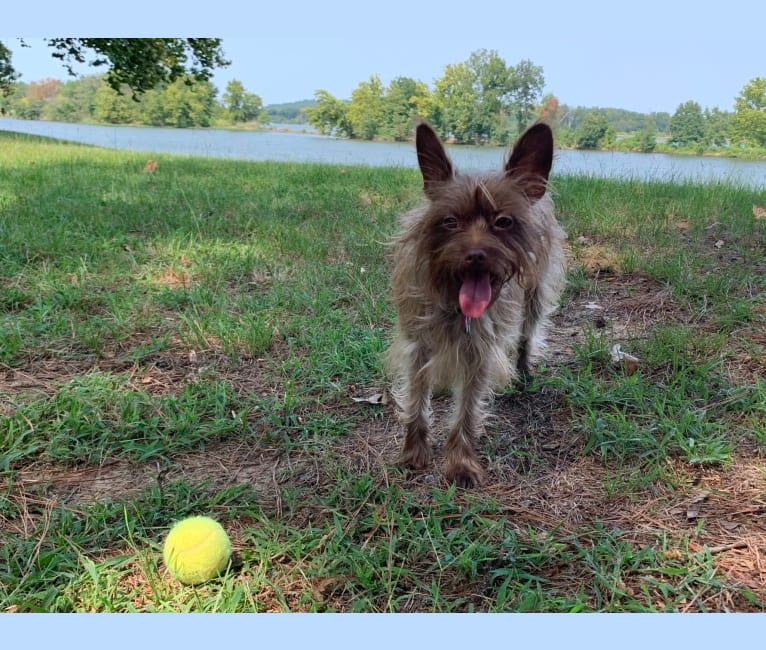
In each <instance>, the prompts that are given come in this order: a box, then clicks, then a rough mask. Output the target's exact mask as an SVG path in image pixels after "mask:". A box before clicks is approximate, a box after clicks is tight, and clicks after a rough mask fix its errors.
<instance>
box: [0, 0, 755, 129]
mask: <svg viewBox="0 0 766 650" xmlns="http://www.w3.org/2000/svg"><path fill="white" fill-rule="evenodd" d="M262 4H268V6H257V5H262ZM28 6H29V7H32V9H26V8H25V7H24V6H21V7H20V8H19V7H18V6H17V7H16V8H12V9H10V15H7V14H8V8H7V7H6V8H4V9H3V14H4V15H3V20H2V24H1V25H0V40H2V41H3V42H4V43H5V44H6V46H8V47H9V48H10V49H11V51H12V53H13V58H12V61H13V63H14V66H15V67H16V69H17V71H18V72H20V73H21V75H22V80H23V81H27V82H30V81H38V80H40V79H44V78H47V77H54V78H58V79H66V78H67V77H66V72H65V70H64V68H63V67H62V65H61V64H60V62H58V61H57V60H55V59H53V58H52V57H51V56H50V49H49V48H48V47H47V46H46V45H45V44H44V43H43V42H42V40H41V39H42V37H53V36H62V35H63V36H72V35H79V36H122V37H142V36H143V37H150V36H196V37H219V38H222V39H223V50H224V52H225V54H226V56H227V57H228V58H229V59H230V60H231V62H232V63H231V65H230V66H229V67H228V68H225V69H222V70H220V71H218V72H217V73H216V75H215V77H214V78H213V82H214V83H215V84H216V86H218V88H219V89H220V90H221V91H223V89H224V88H225V86H226V84H227V83H228V82H229V81H230V80H232V79H237V80H239V81H241V82H242V83H243V85H244V87H245V89H246V90H247V91H248V92H251V93H255V94H257V95H259V96H260V97H261V98H262V100H263V102H264V104H266V105H268V104H275V103H283V102H292V101H299V100H303V99H312V98H313V97H314V93H315V91H316V90H318V89H323V90H326V91H328V92H330V93H331V94H333V95H334V96H336V97H338V98H341V99H348V98H350V96H351V92H352V91H353V89H354V88H355V87H356V86H357V85H358V84H359V83H360V82H362V81H367V80H368V79H369V78H370V76H371V75H374V74H377V75H379V76H380V79H381V81H382V82H383V83H384V84H385V85H387V84H388V83H389V82H390V81H391V80H392V79H394V78H396V77H399V76H406V77H413V78H415V79H418V80H420V81H424V82H426V83H427V84H428V85H429V86H430V87H433V83H434V80H436V79H437V78H439V77H441V76H442V74H443V73H444V68H445V66H446V65H447V64H451V63H460V62H462V61H465V60H467V59H468V57H469V56H470V54H471V53H472V52H474V51H476V50H479V49H486V50H495V51H496V52H497V53H498V54H499V55H500V57H501V58H502V59H504V60H505V62H506V63H507V64H508V65H515V64H517V63H518V62H519V61H521V60H522V59H529V60H531V61H532V62H533V63H534V64H535V65H538V66H541V67H542V68H543V74H544V77H545V90H544V92H546V93H548V92H550V93H553V94H554V95H556V96H557V97H558V98H559V100H560V101H561V102H562V103H564V104H567V105H569V106H588V107H591V106H599V107H604V108H606V107H610V108H624V109H628V110H633V111H638V112H641V113H649V112H658V111H665V112H668V113H671V114H672V113H673V112H674V111H675V110H676V108H677V107H678V106H679V104H681V103H683V102H685V101H688V100H694V101H696V102H698V103H699V104H700V105H701V106H702V107H703V108H705V107H708V108H713V107H718V108H720V109H721V110H732V108H733V104H734V98H735V97H736V96H737V95H738V94H739V92H740V91H741V90H742V88H743V87H744V85H745V84H746V83H747V82H748V81H750V80H751V79H753V78H754V77H764V76H766V56H764V49H763V48H764V42H765V41H766V31H765V30H766V27H764V25H766V5H764V4H763V2H762V1H761V0H750V1H744V0H730V1H729V2H725V3H723V2H722V3H716V6H715V7H713V6H712V5H711V3H709V2H698V3H690V2H686V1H684V2H676V1H674V0H664V1H659V0H642V1H640V2H630V1H628V2H614V0H612V1H611V2H597V1H596V0H579V1H577V2H573V1H571V0H570V1H567V2H561V1H559V0H548V1H547V2H541V1H540V0H526V2H523V3H522V2H518V1H517V2H514V1H513V0H506V1H505V2H499V1H496V0H495V1H489V0H451V1H450V0H442V1H441V2H427V1H426V0H408V1H405V0H385V1H383V0H379V1H378V2H365V0H353V1H351V2H340V1H338V0H326V1H323V0H315V1H314V2H303V1H302V0H289V1H288V2H283V3H280V2H278V1H277V0H269V2H268V3H263V2H251V3H249V4H246V3H245V0H239V1H238V2H234V1H232V0H219V1H216V2H213V3H210V2H208V3H195V2H193V1H191V0H187V1H186V2H183V3H180V2H177V1H169V0H153V1H151V2H150V1H148V0H132V1H131V2H125V3H119V4H118V5H117V4H115V5H112V6H111V7H110V8H109V13H108V15H105V16H103V17H94V13H93V11H92V9H90V7H92V3H85V2H79V0H75V1H74V2H66V3H60V2H58V3H57V2H47V1H46V2H42V3H40V2H37V3H34V4H33V3H28ZM759 6H760V8H758V7H759ZM17 37H24V38H25V40H26V42H27V43H29V44H30V45H31V46H32V47H30V48H21V47H20V46H19V43H18V40H17ZM99 71H101V70H100V69H93V68H83V69H81V72H83V73H85V74H93V73H96V72H99Z"/></svg>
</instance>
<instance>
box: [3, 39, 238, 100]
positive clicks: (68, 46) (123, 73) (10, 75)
mask: <svg viewBox="0 0 766 650" xmlns="http://www.w3.org/2000/svg"><path fill="white" fill-rule="evenodd" d="M46 41H47V44H48V45H49V46H50V47H51V48H53V50H54V51H53V52H52V56H54V57H55V58H57V59H60V60H61V61H62V63H63V64H64V67H65V68H66V69H67V71H68V72H69V74H70V75H72V76H76V75H75V72H74V70H73V66H74V65H75V64H76V63H86V62H87V64H88V65H91V66H94V67H100V66H108V71H107V73H106V82H107V83H108V84H109V85H110V86H111V87H112V88H113V89H114V90H115V91H118V92H119V91H120V90H121V88H122V87H123V86H128V87H129V88H130V89H131V91H132V93H133V95H134V96H135V95H139V94H141V93H143V92H146V91H148V90H151V89H152V88H154V87H155V86H157V85H158V84H160V83H172V82H174V81H176V80H177V79H182V78H183V79H185V80H186V82H187V83H194V82H196V81H208V80H209V79H210V78H211V77H212V76H213V70H214V69H215V68H220V67H225V66H227V65H229V63H230V62H229V61H227V60H226V59H225V58H224V54H223V51H222V50H221V39H220V38H48V39H46ZM0 45H1V46H2V47H1V48H0V87H2V86H3V85H7V84H9V83H11V82H12V81H13V80H14V79H15V75H16V72H15V70H14V69H13V66H12V65H11V60H10V54H9V52H8V48H7V47H6V46H5V45H2V44H0ZM22 45H24V43H23V41H22Z"/></svg>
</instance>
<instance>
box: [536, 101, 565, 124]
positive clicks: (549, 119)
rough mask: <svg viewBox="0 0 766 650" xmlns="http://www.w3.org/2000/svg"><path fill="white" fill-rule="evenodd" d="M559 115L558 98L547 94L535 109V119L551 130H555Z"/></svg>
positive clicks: (560, 111) (560, 110) (559, 105)
mask: <svg viewBox="0 0 766 650" xmlns="http://www.w3.org/2000/svg"><path fill="white" fill-rule="evenodd" d="M561 113H562V109H561V104H560V102H559V100H558V97H556V96H555V95H553V94H551V93H548V94H547V95H545V97H543V99H542V101H541V102H540V105H539V106H538V107H537V108H536V109H535V118H536V119H538V120H540V121H542V122H545V123H546V124H548V125H550V126H551V127H552V128H556V127H557V126H558V125H559V121H560V119H561Z"/></svg>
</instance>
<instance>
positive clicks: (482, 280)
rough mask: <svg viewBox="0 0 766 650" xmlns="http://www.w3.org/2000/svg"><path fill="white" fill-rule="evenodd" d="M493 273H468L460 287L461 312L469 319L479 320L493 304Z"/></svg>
mask: <svg viewBox="0 0 766 650" xmlns="http://www.w3.org/2000/svg"><path fill="white" fill-rule="evenodd" d="M492 281H493V277H492V274H491V273H487V272H484V273H467V274H465V275H464V276H463V283H462V284H461V285H460V294H459V296H458V299H459V302H460V311H461V312H463V316H466V317H468V318H479V317H480V316H481V315H482V314H483V313H484V312H485V310H486V309H487V307H489V303H490V302H492Z"/></svg>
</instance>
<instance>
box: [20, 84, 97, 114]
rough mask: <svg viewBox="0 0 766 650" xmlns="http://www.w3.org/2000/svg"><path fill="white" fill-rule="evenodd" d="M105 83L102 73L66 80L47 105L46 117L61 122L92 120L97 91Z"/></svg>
mask: <svg viewBox="0 0 766 650" xmlns="http://www.w3.org/2000/svg"><path fill="white" fill-rule="evenodd" d="M30 85H31V84H30ZM103 85H104V79H103V77H102V76H101V75H88V76H86V77H82V78H81V79H70V80H69V81H65V82H64V83H63V84H61V87H60V88H59V90H58V92H57V93H56V96H55V97H54V98H53V100H52V101H51V102H50V103H49V104H48V106H46V110H45V113H44V116H45V118H46V119H50V120H58V121H61V122H90V121H92V120H93V119H94V113H95V106H96V93H97V92H98V89H99V88H101V86H103Z"/></svg>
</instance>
